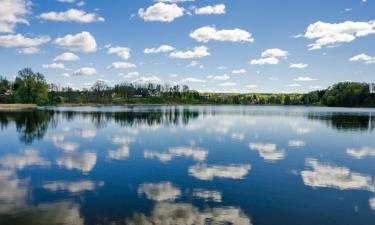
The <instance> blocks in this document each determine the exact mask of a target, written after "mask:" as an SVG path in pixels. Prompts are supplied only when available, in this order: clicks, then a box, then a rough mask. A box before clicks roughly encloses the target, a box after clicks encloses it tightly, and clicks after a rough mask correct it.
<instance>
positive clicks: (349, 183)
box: [301, 159, 375, 192]
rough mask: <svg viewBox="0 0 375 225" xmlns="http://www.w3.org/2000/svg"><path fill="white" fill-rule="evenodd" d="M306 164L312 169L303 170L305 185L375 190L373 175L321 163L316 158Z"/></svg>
mask: <svg viewBox="0 0 375 225" xmlns="http://www.w3.org/2000/svg"><path fill="white" fill-rule="evenodd" d="M306 166H308V167H311V169H312V170H304V171H301V176H302V178H303V183H304V184H305V185H308V186H312V187H327V188H336V189H339V190H367V191H371V192H375V184H374V182H373V180H372V178H371V176H367V175H364V174H360V173H355V172H352V171H350V170H349V169H348V168H346V167H337V166H332V165H328V164H321V163H319V162H318V161H317V160H315V159H308V160H307V161H306Z"/></svg>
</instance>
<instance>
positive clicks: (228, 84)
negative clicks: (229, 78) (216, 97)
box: [219, 82, 237, 87]
mask: <svg viewBox="0 0 375 225" xmlns="http://www.w3.org/2000/svg"><path fill="white" fill-rule="evenodd" d="M219 85H220V86H221V87H233V86H236V85H237V83H236V82H224V83H221V84H219Z"/></svg>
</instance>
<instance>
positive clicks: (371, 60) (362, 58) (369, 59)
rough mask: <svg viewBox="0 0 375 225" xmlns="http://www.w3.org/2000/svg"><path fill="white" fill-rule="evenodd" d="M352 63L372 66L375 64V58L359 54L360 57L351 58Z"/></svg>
mask: <svg viewBox="0 0 375 225" xmlns="http://www.w3.org/2000/svg"><path fill="white" fill-rule="evenodd" d="M350 61H352V62H363V63H366V64H372V63H375V56H369V55H366V54H359V55H356V56H353V57H352V58H350Z"/></svg>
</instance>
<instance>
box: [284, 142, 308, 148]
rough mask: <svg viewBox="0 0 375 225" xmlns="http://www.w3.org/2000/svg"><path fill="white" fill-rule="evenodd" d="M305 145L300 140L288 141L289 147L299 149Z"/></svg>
mask: <svg viewBox="0 0 375 225" xmlns="http://www.w3.org/2000/svg"><path fill="white" fill-rule="evenodd" d="M305 145H306V143H305V142H304V141H302V140H290V141H288V146H289V147H295V148H301V147H305Z"/></svg>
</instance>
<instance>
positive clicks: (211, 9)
mask: <svg viewBox="0 0 375 225" xmlns="http://www.w3.org/2000/svg"><path fill="white" fill-rule="evenodd" d="M195 14H197V15H211V14H225V5H224V4H218V5H208V6H205V7H201V8H196V9H195Z"/></svg>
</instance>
